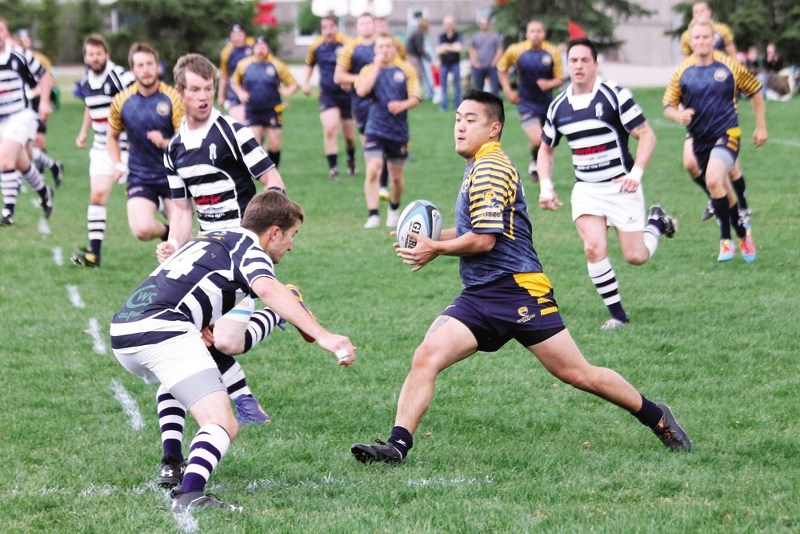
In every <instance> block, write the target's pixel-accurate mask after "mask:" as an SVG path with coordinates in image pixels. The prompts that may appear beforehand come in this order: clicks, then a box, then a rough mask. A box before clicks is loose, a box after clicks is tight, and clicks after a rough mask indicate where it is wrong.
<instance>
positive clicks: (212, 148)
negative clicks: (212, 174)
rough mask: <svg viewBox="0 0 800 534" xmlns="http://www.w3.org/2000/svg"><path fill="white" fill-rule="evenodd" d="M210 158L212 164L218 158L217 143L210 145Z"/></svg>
mask: <svg viewBox="0 0 800 534" xmlns="http://www.w3.org/2000/svg"><path fill="white" fill-rule="evenodd" d="M208 159H210V160H211V164H212V165H213V164H214V162H215V161H216V159H217V145H216V144H215V143H211V144H210V145H208Z"/></svg>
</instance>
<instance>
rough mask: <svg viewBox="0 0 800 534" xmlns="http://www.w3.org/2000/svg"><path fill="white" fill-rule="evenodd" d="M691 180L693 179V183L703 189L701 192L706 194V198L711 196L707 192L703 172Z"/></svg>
mask: <svg viewBox="0 0 800 534" xmlns="http://www.w3.org/2000/svg"><path fill="white" fill-rule="evenodd" d="M692 180H694V183H696V184H697V187H699V188H700V189H702V190H703V192H704V193H705V194H706V196H707V197H708V198H711V193H709V192H708V187H706V175H705V173H703V174H701V175H700V176H697V177H695V178H692Z"/></svg>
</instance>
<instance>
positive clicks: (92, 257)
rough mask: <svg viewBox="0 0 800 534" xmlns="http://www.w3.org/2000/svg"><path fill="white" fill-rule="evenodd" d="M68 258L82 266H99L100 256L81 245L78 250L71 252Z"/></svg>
mask: <svg viewBox="0 0 800 534" xmlns="http://www.w3.org/2000/svg"><path fill="white" fill-rule="evenodd" d="M69 259H70V261H72V263H74V264H75V265H82V266H83V267H100V256H98V255H97V254H95V253H94V252H92V251H90V250H89V249H85V248H83V247H81V250H80V252H78V253H77V254H73V255H72V256H71V257H70V258H69Z"/></svg>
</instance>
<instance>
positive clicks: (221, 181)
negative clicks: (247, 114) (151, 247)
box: [164, 110, 275, 232]
mask: <svg viewBox="0 0 800 534" xmlns="http://www.w3.org/2000/svg"><path fill="white" fill-rule="evenodd" d="M274 166H275V164H274V163H273V162H272V160H271V159H269V156H267V153H266V152H264V149H263V148H262V147H261V145H259V144H258V143H257V142H256V140H255V138H254V137H253V132H252V131H251V130H250V128H247V127H245V126H242V125H241V124H239V123H238V122H235V121H234V120H233V119H231V118H230V117H227V116H224V115H222V114H221V113H220V112H219V111H217V110H213V111H212V112H211V117H210V118H209V119H208V122H207V123H206V126H205V127H204V128H201V129H197V130H189V129H188V128H187V126H186V121H184V122H183V123H182V124H181V126H180V129H179V130H178V133H177V134H176V135H175V137H173V138H172V139H171V140H170V142H169V147H167V151H166V153H165V154H164V167H166V169H167V178H168V180H169V187H170V193H171V196H172V198H173V199H184V198H191V199H193V200H194V205H195V208H196V210H197V218H198V220H199V221H200V231H201V232H211V231H215V230H224V229H229V228H236V227H238V226H239V225H240V224H241V222H242V217H243V215H244V209H245V208H246V207H247V204H248V203H249V202H250V199H252V198H253V197H254V196H255V194H256V186H255V183H254V179H257V178H258V177H259V176H261V175H262V174H264V173H265V172H267V171H268V170H270V169H271V168H273V167H274Z"/></svg>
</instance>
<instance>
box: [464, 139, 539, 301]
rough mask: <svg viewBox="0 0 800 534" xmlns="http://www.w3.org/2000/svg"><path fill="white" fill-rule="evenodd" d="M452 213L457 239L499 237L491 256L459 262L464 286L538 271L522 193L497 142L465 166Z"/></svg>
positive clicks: (513, 169)
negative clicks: (469, 235) (465, 235)
mask: <svg viewBox="0 0 800 534" xmlns="http://www.w3.org/2000/svg"><path fill="white" fill-rule="evenodd" d="M455 213H456V236H457V237H460V236H462V235H464V234H466V233H467V232H473V233H476V234H496V236H497V241H496V242H495V245H494V248H492V250H490V251H489V252H485V253H483V254H476V255H474V256H463V257H461V258H460V259H459V271H460V273H461V281H462V282H463V284H464V287H473V286H478V285H483V284H487V283H489V282H492V281H494V280H497V279H500V278H503V277H505V276H508V275H512V274H517V273H529V272H537V273H538V272H542V266H541V264H540V263H539V258H538V256H537V255H536V250H535V249H534V247H533V236H532V229H531V221H530V219H529V218H528V206H527V202H526V200H525V190H524V189H523V187H522V184H520V181H519V173H517V169H516V168H515V167H514V164H513V163H511V160H510V159H508V156H506V154H505V153H504V152H503V151H502V149H501V148H500V143H495V142H492V143H486V144H485V145H483V146H482V147H481V148H480V150H478V153H477V154H476V155H475V159H474V160H472V161H470V162H469V163H467V168H466V170H465V171H464V180H463V181H462V183H461V192H460V193H459V195H458V198H457V200H456V212H455Z"/></svg>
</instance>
